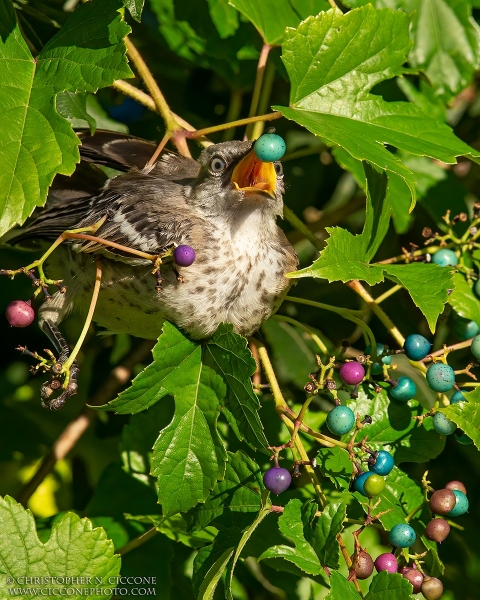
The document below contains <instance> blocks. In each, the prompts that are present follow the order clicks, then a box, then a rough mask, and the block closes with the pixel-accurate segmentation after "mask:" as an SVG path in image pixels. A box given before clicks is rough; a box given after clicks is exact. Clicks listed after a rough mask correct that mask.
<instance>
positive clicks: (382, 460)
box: [368, 450, 395, 476]
mask: <svg viewBox="0 0 480 600" xmlns="http://www.w3.org/2000/svg"><path fill="white" fill-rule="evenodd" d="M371 460H373V461H374V462H373V463H372V464H371V465H370V466H369V467H368V469H369V471H373V472H374V473H378V475H383V476H385V475H388V474H389V473H390V472H391V471H392V469H393V467H394V466H395V461H394V460H393V456H392V455H391V454H390V452H387V451H386V450H379V451H378V452H377V455H376V457H372V458H371ZM369 463H370V460H369Z"/></svg>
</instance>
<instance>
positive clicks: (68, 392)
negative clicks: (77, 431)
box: [41, 257, 102, 410]
mask: <svg viewBox="0 0 480 600" xmlns="http://www.w3.org/2000/svg"><path fill="white" fill-rule="evenodd" d="M101 281H102V262H101V258H100V257H98V258H97V265H96V273H95V285H94V287H93V294H92V299H91V301H90V307H89V309H88V314H87V318H86V319H85V324H84V326H83V329H82V332H81V334H80V337H79V338H78V341H77V343H76V344H75V347H74V348H73V350H72V351H71V352H70V349H69V347H68V344H67V342H66V341H65V339H64V338H63V337H62V335H61V333H60V331H59V330H58V328H57V326H56V325H54V324H53V323H52V322H51V321H48V320H46V321H45V322H44V323H43V325H42V329H43V330H44V331H45V333H46V334H47V335H48V337H49V338H50V339H51V341H52V343H53V345H54V346H55V349H56V350H57V352H58V354H59V356H58V360H57V361H56V362H55V363H54V364H51V365H48V367H47V369H45V367H43V366H42V365H41V368H44V370H49V371H50V372H51V374H52V378H51V380H50V381H46V382H45V383H44V384H43V385H42V388H41V396H42V406H43V407H44V408H49V409H50V410H58V409H59V408H61V407H62V406H63V405H64V404H65V402H66V400H67V399H68V398H70V396H74V395H75V394H76V393H77V389H78V383H77V377H78V371H79V367H78V364H77V362H76V360H75V359H76V357H77V355H78V353H79V351H80V348H81V347H82V344H83V342H84V340H85V337H86V335H87V332H88V329H89V327H90V324H91V322H92V318H93V313H94V312H95V306H96V304H97V299H98V294H99V292H100V285H101ZM62 377H63V383H62V381H61V379H62ZM60 389H61V390H62V392H61V394H60V395H59V396H58V397H56V398H51V396H52V394H53V393H54V392H55V391H57V390H60Z"/></svg>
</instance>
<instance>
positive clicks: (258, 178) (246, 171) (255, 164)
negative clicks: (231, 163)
mask: <svg viewBox="0 0 480 600" xmlns="http://www.w3.org/2000/svg"><path fill="white" fill-rule="evenodd" d="M232 183H233V185H234V186H235V188H236V189H237V190H240V191H242V192H253V193H258V192H266V193H267V194H269V195H270V196H275V190H276V189H277V175H276V173H275V167H274V166H273V163H271V162H263V161H261V160H260V159H259V158H257V157H256V155H255V152H254V151H253V150H252V151H251V152H249V153H248V154H247V155H246V156H244V157H243V158H242V160H241V161H240V162H239V163H238V165H237V166H236V167H235V169H234V170H233V173H232Z"/></svg>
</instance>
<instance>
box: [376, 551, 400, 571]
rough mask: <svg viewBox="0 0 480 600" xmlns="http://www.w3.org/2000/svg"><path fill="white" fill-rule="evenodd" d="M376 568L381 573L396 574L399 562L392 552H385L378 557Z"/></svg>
mask: <svg viewBox="0 0 480 600" xmlns="http://www.w3.org/2000/svg"><path fill="white" fill-rule="evenodd" d="M375 568H376V569H377V571H378V572H379V573H380V571H387V572H388V573H396V572H397V569H398V562H397V559H396V558H395V555H394V554H391V553H390V552H385V554H380V556H377V558H376V560H375Z"/></svg>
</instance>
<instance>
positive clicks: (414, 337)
mask: <svg viewBox="0 0 480 600" xmlns="http://www.w3.org/2000/svg"><path fill="white" fill-rule="evenodd" d="M431 347H432V344H431V343H430V342H429V341H428V340H427V338H425V337H423V335H420V334H419V333H412V334H410V335H409V336H408V337H407V338H406V340H405V342H404V344H403V348H404V350H405V354H406V355H407V358H409V359H410V360H423V359H424V358H425V357H426V356H427V354H428V353H429V352H430V348H431Z"/></svg>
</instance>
